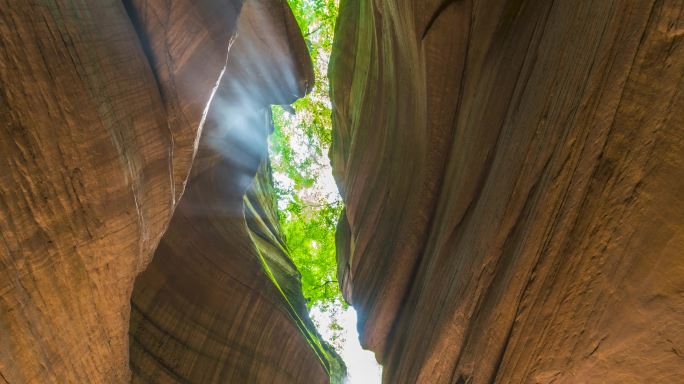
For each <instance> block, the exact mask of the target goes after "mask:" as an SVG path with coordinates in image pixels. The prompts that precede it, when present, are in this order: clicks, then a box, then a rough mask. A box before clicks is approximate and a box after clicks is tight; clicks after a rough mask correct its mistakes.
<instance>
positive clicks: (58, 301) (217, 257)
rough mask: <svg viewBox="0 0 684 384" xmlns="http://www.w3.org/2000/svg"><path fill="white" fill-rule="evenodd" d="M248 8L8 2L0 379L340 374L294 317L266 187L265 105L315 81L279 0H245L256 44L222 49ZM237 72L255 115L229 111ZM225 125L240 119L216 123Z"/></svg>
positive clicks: (210, 0)
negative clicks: (253, 69) (231, 130)
mask: <svg viewBox="0 0 684 384" xmlns="http://www.w3.org/2000/svg"><path fill="white" fill-rule="evenodd" d="M241 8H242V2H241V1H238V0H225V1H218V0H199V1H197V0H177V1H173V2H168V1H157V0H151V1H141V0H125V1H123V2H121V1H114V0H105V1H98V2H72V1H62V0H54V1H43V2H33V1H13V0H7V1H0V119H1V122H0V153H1V154H2V156H0V239H1V240H2V241H1V242H0V244H1V246H0V382H1V383H12V384H15V383H123V382H129V381H130V380H131V379H133V380H134V381H136V382H226V381H231V379H232V381H233V382H236V381H237V380H238V379H243V378H246V379H250V380H251V379H254V380H263V381H269V382H326V381H328V374H329V372H333V371H335V369H337V371H335V372H341V371H343V367H342V366H341V365H340V364H339V363H337V360H336V357H335V356H334V354H333V353H331V352H330V350H329V348H328V347H327V346H325V345H324V344H322V343H321V341H320V340H319V338H318V335H317V334H316V333H315V331H314V330H313V327H312V325H311V323H310V320H309V319H308V318H307V317H306V311H305V307H303V298H302V297H301V290H300V287H299V282H298V273H297V272H296V269H295V268H294V267H293V266H292V265H291V263H290V262H289V259H288V258H287V254H286V249H284V247H283V245H282V239H281V238H280V235H279V230H278V227H277V222H276V221H274V216H273V212H272V211H271V210H270V209H272V201H271V200H269V199H270V197H269V195H268V188H269V185H268V182H269V180H268V167H267V159H266V156H265V154H266V144H265V143H266V142H265V138H266V134H267V133H268V124H269V123H268V122H269V121H270V120H269V116H268V113H267V111H268V106H269V103H278V104H280V103H289V102H291V101H292V100H294V99H295V98H297V97H300V96H302V95H303V94H304V93H305V92H306V91H307V90H308V89H309V87H310V84H311V81H313V79H312V76H311V68H310V63H309V58H308V55H307V54H306V50H305V48H304V44H303V41H302V38H301V34H300V32H299V30H298V29H297V27H296V24H295V23H294V19H293V18H292V15H291V13H290V11H289V8H288V7H287V5H286V3H285V2H284V1H282V0H272V1H266V0H263V1H259V0H254V1H252V2H248V3H247V4H246V5H245V6H244V8H245V9H251V11H249V12H248V13H249V15H251V16H250V18H251V19H256V20H257V23H260V27H261V30H259V31H258V33H257V35H259V36H260V37H261V38H263V37H268V38H267V39H265V40H264V41H262V45H254V44H243V46H244V45H246V46H252V47H255V48H254V49H255V50H256V51H254V52H250V51H249V49H242V50H236V51H235V52H233V51H232V50H230V51H229V48H230V46H231V44H233V42H234V40H235V35H236V34H235V30H236V28H237V20H238V16H239V14H240V10H241ZM269 23H270V24H269ZM246 28H247V27H246ZM245 35H246V36H248V35H249V33H248V32H245ZM238 40H239V39H238ZM273 44H275V46H274V45H273ZM233 45H235V46H236V47H239V42H237V41H236V42H235V43H234V44H233ZM229 52H233V53H232V54H229ZM258 53H261V55H262V56H259V55H258ZM264 53H268V54H266V55H264ZM269 54H270V55H271V56H269ZM278 55H280V56H278ZM229 56H230V57H231V60H228V57H229ZM274 56H275V58H274ZM254 60H257V62H254ZM262 60H264V61H262ZM269 60H270V61H269ZM274 62H287V63H293V64H292V65H290V66H289V67H285V68H283V67H281V66H275V65H274V64H273V63H274ZM247 63H251V65H252V66H254V65H256V64H259V63H261V64H264V65H263V66H261V67H259V68H260V70H259V71H258V72H257V73H244V72H240V71H241V70H242V71H244V68H245V65H246V64H247ZM228 74H230V76H232V77H230V79H227V77H226V76H228ZM283 79H289V81H286V82H283ZM219 83H220V85H221V88H220V89H219V87H218V86H219ZM238 83H240V84H241V86H242V88H243V89H258V90H259V92H260V93H259V95H260V97H258V98H256V97H253V98H251V99H249V100H250V102H251V103H252V104H251V105H249V108H247V109H246V113H247V114H248V115H245V114H238V113H235V111H231V110H230V108H227V109H226V108H224V107H225V106H226V105H227V104H230V103H231V101H230V100H233V103H235V100H237V99H240V98H241V97H242V96H239V95H238V96H236V95H235V94H234V93H233V94H231V92H233V91H235V89H233V88H234V87H235V84H238ZM232 87H233V88H232ZM215 93H216V94H221V96H222V97H223V99H222V100H221V101H222V103H221V105H222V106H223V107H222V106H216V107H215V108H214V103H213V102H211V101H212V98H213V99H214V101H215V100H216V98H214V97H213V96H214V94H215ZM246 117H247V118H246ZM238 120H239V122H238ZM205 125H206V126H207V127H206V129H205V131H206V132H205V133H207V134H206V135H205V134H202V132H203V126H205ZM229 126H238V127H240V128H241V129H243V131H241V132H240V134H238V135H233V137H231V138H222V137H217V135H216V132H219V131H220V130H221V129H222V127H223V128H226V127H229ZM245 135H246V136H245ZM212 140H215V141H216V142H215V143H212ZM200 144H201V145H200ZM216 144H218V145H219V146H217V145H216ZM219 149H220V150H219ZM198 151H199V152H198ZM196 154H197V163H198V164H199V165H200V166H199V167H197V169H195V168H193V171H192V175H191V176H190V177H189V175H190V172H191V171H190V170H191V164H192V162H193V158H194V157H195V156H196ZM240 156H242V157H243V158H244V160H245V162H244V163H242V164H238V163H236V162H235V159H239V158H240ZM259 164H262V166H261V168H259V169H260V171H259V173H258V175H259V177H258V179H257V182H255V183H254V185H253V186H252V187H251V188H250V189H249V191H251V192H249V193H248V196H249V197H248V199H249V200H248V201H251V202H252V203H250V205H249V206H248V208H247V209H245V210H243V203H242V201H243V194H245V192H246V191H247V190H248V187H249V186H250V185H251V184H252V179H253V178H254V175H255V173H256V172H257V167H258V166H259ZM188 180H190V181H189V183H190V186H191V187H190V188H191V190H190V191H189V192H188V193H187V196H186V197H187V200H188V201H187V203H180V202H183V201H185V200H184V199H185V198H184V199H181V195H183V191H184V189H185V186H186V182H188ZM217 182H220V184H219V185H217V184H216V183H217ZM222 194H225V195H222ZM214 204H218V206H215V205H214ZM176 208H178V209H176ZM174 210H175V211H176V215H174ZM172 215H174V216H173V217H174V219H173V220H172V219H171V217H172ZM262 215H263V216H262ZM245 216H246V217H247V219H245ZM169 226H170V227H169ZM167 227H169V231H168V233H167V235H166V236H165V237H164V240H162V241H161V242H160V239H161V238H162V235H163V234H164V232H165V231H166V229H167ZM257 237H258V241H257ZM255 244H257V245H256V246H255ZM158 245H159V247H158ZM174 247H177V248H174ZM155 251H156V256H155V257H154V260H155V261H154V262H153V263H152V264H151V265H150V268H149V269H148V270H147V272H145V273H144V274H142V275H141V276H140V277H138V279H137V280H136V276H138V274H140V273H141V272H143V271H144V270H145V269H146V267H147V265H148V264H149V263H150V261H151V260H152V258H153V254H155ZM158 259H159V260H158ZM134 282H135V290H134V289H133V287H134ZM132 292H134V295H133V298H132V305H131V294H132ZM179 305H180V306H182V307H179ZM131 307H132V311H131ZM129 321H130V353H129V335H128V333H129ZM129 355H130V361H129ZM129 365H130V368H129ZM131 371H132V372H133V375H132V376H131Z"/></svg>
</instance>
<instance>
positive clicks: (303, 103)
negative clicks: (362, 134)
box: [270, 0, 346, 345]
mask: <svg viewBox="0 0 684 384" xmlns="http://www.w3.org/2000/svg"><path fill="white" fill-rule="evenodd" d="M289 4H290V7H291V8H292V11H293V13H294V15H295V17H296V19H297V22H298V24H299V27H300V28H301V30H302V35H303V36H304V39H305V40H306V43H307V46H308V48H309V51H310V54H311V58H312V61H313V65H314V74H315V76H316V82H315V84H314V88H313V90H312V92H311V93H310V94H309V95H307V96H306V97H304V98H302V99H300V100H298V101H297V102H295V103H294V104H293V108H294V110H295V111H296V113H295V114H294V115H293V114H290V113H289V112H287V111H286V110H285V109H284V108H282V107H279V106H274V107H273V121H274V128H275V129H274V133H273V135H272V136H271V140H270V147H271V148H270V149H271V163H272V167H273V176H274V181H275V189H276V193H277V195H278V196H277V198H278V209H279V219H280V222H281V227H282V229H283V232H284V233H283V234H284V237H285V243H286V244H287V246H288V248H289V251H290V255H291V257H292V260H293V261H294V263H295V265H296V266H297V268H298V269H299V271H300V273H301V275H302V289H303V292H304V296H305V297H306V298H307V301H308V306H309V309H311V307H312V306H317V307H318V308H320V309H321V310H322V311H324V312H328V313H330V316H331V318H332V322H331V323H332V324H333V325H332V327H333V328H334V327H338V328H339V324H338V323H337V321H336V319H335V314H336V313H339V309H340V308H339V307H340V306H344V307H346V304H345V303H344V300H343V299H342V295H341V293H340V289H339V285H338V283H337V278H336V271H337V264H336V259H335V228H336V224H337V219H338V217H339V215H340V213H341V211H342V201H341V199H340V197H339V194H338V193H337V190H336V187H335V184H334V181H333V179H332V171H331V168H330V162H329V159H328V157H327V154H328V149H329V147H330V144H331V141H332V135H331V129H332V122H331V105H330V98H329V94H328V87H329V86H328V78H327V70H328V61H329V60H330V52H331V49H332V41H333V34H334V29H335V25H334V24H335V19H336V18H337V9H338V0H289ZM334 330H335V329H333V331H334ZM333 333H334V332H333ZM333 339H335V337H333ZM332 342H333V345H335V344H338V345H339V342H341V340H332ZM336 342H337V343H336Z"/></svg>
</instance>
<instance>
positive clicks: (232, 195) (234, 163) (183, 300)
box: [130, 0, 343, 383]
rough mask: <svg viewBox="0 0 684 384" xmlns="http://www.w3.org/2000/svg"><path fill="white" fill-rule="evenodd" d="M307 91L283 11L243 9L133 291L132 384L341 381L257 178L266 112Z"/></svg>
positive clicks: (262, 167)
mask: <svg viewBox="0 0 684 384" xmlns="http://www.w3.org/2000/svg"><path fill="white" fill-rule="evenodd" d="M297 37H298V38H297ZM286 80H288V81H286ZM311 84H313V74H312V70H311V61H310V58H309V56H308V53H307V50H306V47H305V45H304V41H303V39H302V38H301V37H300V35H299V29H298V27H297V25H296V23H295V22H294V17H293V16H292V14H291V12H290V10H289V8H287V6H286V5H285V3H283V2H281V1H272V0H269V1H254V2H247V3H245V5H244V6H243V9H242V14H241V16H240V22H239V25H238V35H237V38H236V40H235V42H234V44H233V46H232V48H231V50H230V53H229V59H228V66H227V68H226V72H225V74H224V76H223V78H222V80H221V83H220V84H219V87H218V89H217V93H216V95H215V97H214V100H213V102H212V105H211V107H210V108H209V111H208V114H207V121H206V124H205V127H204V131H203V133H202V139H201V141H200V145H199V149H198V151H197V158H196V159H195V163H194V164H193V169H192V172H191V175H190V178H189V180H188V184H187V188H186V192H185V194H184V196H183V199H182V200H181V202H180V204H179V206H178V209H177V210H176V212H175V214H174V216H173V219H172V220H171V224H170V225H169V229H168V231H167V232H166V233H165V234H164V237H163V238H162V240H161V242H160V245H159V248H158V249H157V252H156V253H155V257H154V260H153V261H152V263H151V264H150V266H149V267H148V269H147V270H146V271H145V272H144V273H142V274H141V275H140V276H139V277H138V279H137V280H136V284H135V289H134V291H133V296H132V300H131V302H132V316H131V329H130V347H131V369H132V371H133V382H136V383H138V382H139V383H166V382H183V383H185V382H189V383H209V382H211V383H326V382H329V376H330V375H341V374H343V372H342V371H343V368H342V366H341V365H340V362H339V360H338V359H339V358H338V357H337V356H336V355H335V354H334V352H332V350H331V349H330V348H329V347H327V346H325V345H324V344H323V343H322V341H321V340H320V339H319V336H318V334H317V333H316V331H315V328H314V326H313V324H312V323H311V321H310V320H309V319H308V313H307V310H306V305H305V303H304V298H303V296H302V292H301V284H300V282H299V281H300V280H299V279H300V275H299V272H297V270H296V268H295V267H294V265H293V264H292V262H291V261H290V259H289V257H288V254H287V248H286V246H285V244H284V242H283V239H282V238H281V235H280V228H279V224H278V217H277V214H276V211H275V205H274V204H275V201H274V200H273V198H274V192H273V188H272V181H271V179H270V168H269V167H268V166H267V162H268V150H267V141H266V139H267V135H268V134H269V133H270V131H271V124H272V122H271V116H270V105H271V104H276V103H277V104H280V103H284V104H289V103H291V102H293V101H295V100H296V99H297V98H299V97H301V96H303V95H304V94H305V93H306V92H307V91H308V90H309V88H308V87H309V85H311ZM257 172H258V173H257ZM255 175H256V176H257V179H256V180H255V181H254V182H253V180H254V178H255ZM245 194H248V196H247V198H244V197H245Z"/></svg>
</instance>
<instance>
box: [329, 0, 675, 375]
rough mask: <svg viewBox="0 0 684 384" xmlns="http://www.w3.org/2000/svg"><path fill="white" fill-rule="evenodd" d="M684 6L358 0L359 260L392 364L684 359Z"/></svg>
mask: <svg viewBox="0 0 684 384" xmlns="http://www.w3.org/2000/svg"><path fill="white" fill-rule="evenodd" d="M683 6H684V4H682V2H681V1H646V0H644V1H635V2H630V3H629V4H624V3H621V4H616V3H611V2H589V1H582V2H577V1H555V2H533V1H494V0H492V1H489V0H485V1H469V0H462V1H449V0H446V1H442V0H439V1H438V0H434V1H393V0H384V1H376V2H360V1H352V0H346V1H344V2H343V4H342V6H341V10H340V17H339V19H338V24H337V36H336V42H335V47H334V52H333V62H332V66H331V86H332V97H333V104H334V116H333V117H334V125H335V126H334V143H333V149H332V151H331V158H332V160H333V167H334V172H335V176H336V178H337V180H338V184H339V185H340V189H341V190H342V193H343V197H344V200H345V202H346V212H345V214H344V215H343V217H342V218H341V220H340V226H339V228H338V247H339V248H338V249H339V250H341V252H339V254H338V255H339V256H338V258H339V261H340V271H339V275H340V276H339V278H340V281H341V285H342V288H343V291H344V294H345V297H346V298H347V299H348V300H350V301H351V302H352V303H353V304H354V306H355V307H356V308H357V309H358V310H359V311H360V313H361V321H360V324H359V326H360V329H361V330H362V339H363V343H364V344H365V346H367V347H369V348H371V349H372V350H374V351H375V352H376V356H377V357H378V359H379V360H380V361H381V362H382V363H383V364H384V365H385V369H384V381H385V382H387V383H415V382H420V383H490V382H497V383H550V382H554V383H580V382H611V383H642V382H650V383H671V382H675V381H677V380H678V378H681V377H684V364H682V356H683V353H682V351H684V326H683V325H684V296H683V295H682V293H683V292H684V259H682V257H681V256H682V254H684V200H683V199H682V198H681V196H684V155H682V154H683V153H684V119H683V117H682V116H683V115H682V113H681V111H682V110H684V82H683V81H684V80H683V77H682V76H683V74H684V45H683V44H682V39H683V36H684V29H683V28H684V19H683V18H684V13H683V9H682V8H683Z"/></svg>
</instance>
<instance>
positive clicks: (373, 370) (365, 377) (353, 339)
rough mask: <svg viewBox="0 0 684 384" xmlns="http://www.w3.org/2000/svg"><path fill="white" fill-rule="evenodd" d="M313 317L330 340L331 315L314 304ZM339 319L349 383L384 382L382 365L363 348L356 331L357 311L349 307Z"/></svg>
mask: <svg viewBox="0 0 684 384" xmlns="http://www.w3.org/2000/svg"><path fill="white" fill-rule="evenodd" d="M310 315H311V318H312V319H314V321H315V322H317V323H318V324H319V325H320V326H319V328H318V332H320V333H321V336H323V338H324V339H326V340H330V337H331V336H332V333H331V331H330V316H329V314H327V313H325V312H322V311H321V310H320V309H319V308H317V307H316V306H314V307H313V308H311V313H310ZM338 321H339V323H340V325H341V326H342V328H343V331H342V336H343V337H344V339H345V343H344V344H343V347H342V350H341V351H338V353H340V355H342V360H344V363H345V364H346V365H347V375H348V377H347V384H379V383H381V382H382V367H381V366H380V365H378V363H377V362H376V361H375V356H374V355H373V352H370V351H366V350H364V349H363V348H361V344H360V343H359V333H358V332H357V331H356V311H355V310H354V308H353V307H351V306H350V307H349V308H348V309H347V310H346V311H342V312H341V314H340V316H339V317H338Z"/></svg>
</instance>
